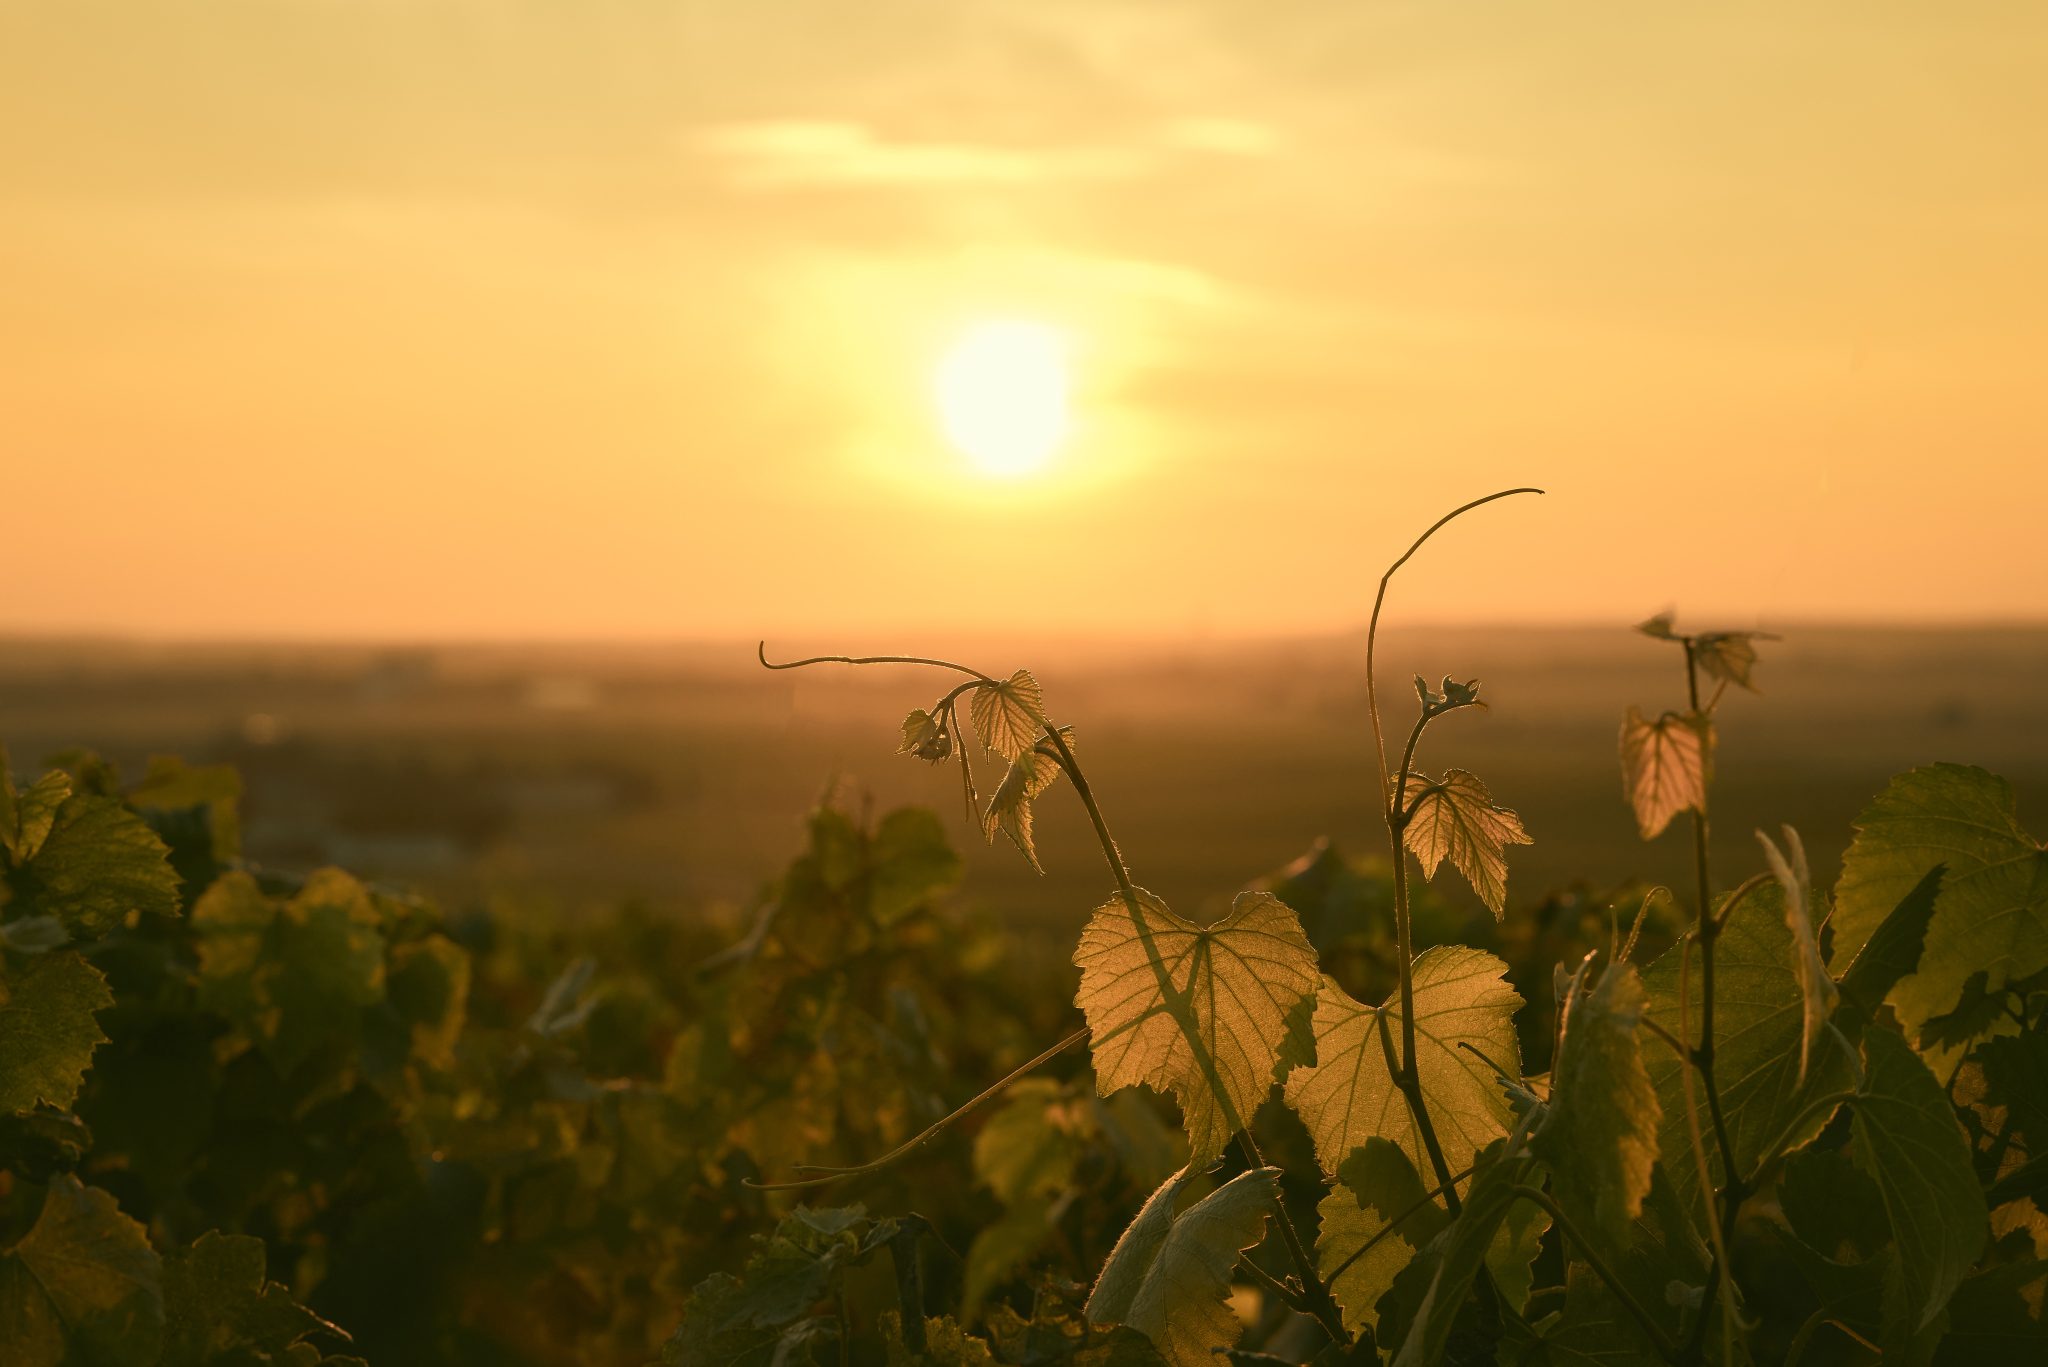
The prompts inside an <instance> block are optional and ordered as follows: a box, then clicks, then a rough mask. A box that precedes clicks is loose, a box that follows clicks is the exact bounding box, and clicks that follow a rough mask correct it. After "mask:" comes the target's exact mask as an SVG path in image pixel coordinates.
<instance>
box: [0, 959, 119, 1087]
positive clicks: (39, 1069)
mask: <svg viewBox="0 0 2048 1367" xmlns="http://www.w3.org/2000/svg"><path fill="white" fill-rule="evenodd" d="M9 957H10V958H11V959H13V962H7V963H0V1040H5V1041H6V1046H7V1047H6V1049H5V1051H4V1052H0V1112H7V1111H26V1110H28V1109H30V1108H31V1107H33V1106H34V1105H35V1104H36V1103H37V1102H39V1101H41V1102H47V1103H48V1104H50V1105H52V1106H56V1107H58V1108H60V1109H62V1108H66V1107H69V1106H70V1105H71V1103H72V1101H73V1100H74V1099H76V1098H77V1096H78V1088H79V1085H80V1083H82V1082H83V1081H84V1078H85V1070H86V1069H87V1068H88V1067H89V1066H90V1065H91V1063H92V1052H93V1050H94V1049H96V1048H98V1047H99V1046H100V1045H101V1044H104V1043H105V1042H106V1038H107V1037H106V1036H105V1035H104V1034H102V1033H101V1031H100V1026H99V1022H98V1021H97V1020H96V1019H95V1018H94V1013H95V1012H98V1011H102V1010H105V1009H106V1008H107V1007H109V1006H112V1005H113V1004H114V994H113V993H112V992H110V991H108V990H107V980H106V979H105V978H104V977H103V976H101V974H100V971H99V970H98V969H96V968H94V967H93V966H92V964H91V963H89V962H87V960H86V959H85V956H83V955H81V954H78V953H75V952H72V951H69V950H64V951H59V952H57V953H54V954H33V955H22V956H19V957H15V956H9Z"/></svg>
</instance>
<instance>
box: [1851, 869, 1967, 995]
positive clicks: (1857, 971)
mask: <svg viewBox="0 0 2048 1367" xmlns="http://www.w3.org/2000/svg"><path fill="white" fill-rule="evenodd" d="M1947 876H1948V869H1947V868H1946V867H1944V866H1942V865H1940V864H1936V865H1935V866H1934V867H1933V868H1932V869H1929V870H1928V872H1927V876H1926V877H1925V878H1922V879H1921V880H1920V881H1919V882H1917V883H1915V884H1914V885H1913V890H1912V891H1911V892H1908V893H1907V894H1906V895H1905V896H1904V897H1902V898H1900V899H1899V904H1898V905H1897V906H1895V907H1893V908H1892V909H1891V911H1890V912H1889V913H1888V914H1887V915H1886V916H1885V918H1884V920H1883V921H1881V922H1879V923H1878V927H1877V929H1876V930H1875V931H1873V932H1871V934H1870V937H1869V938H1868V939H1866V940H1865V941H1864V942H1863V947H1862V948H1861V949H1859V950H1856V951H1854V953H1853V955H1852V954H1849V953H1845V952H1843V951H1842V950H1841V948H1840V945H1839V942H1838V943H1837V947H1836V954H1835V957H1836V958H1837V959H1838V960H1840V959H1849V960H1850V962H1849V967H1848V970H1847V971H1846V972H1845V973H1843V974H1842V977H1841V981H1840V987H1841V991H1842V996H1843V997H1844V998H1845V999H1846V1000H1847V1001H1848V1002H1849V1004H1850V1005H1851V1006H1852V1007H1853V1008H1854V1009H1855V1010H1856V1012H1857V1013H1858V1014H1859V1015H1860V1016H1861V1017H1863V1018H1864V1019H1868V1018H1869V1017H1870V1016H1872V1015H1873V1014H1875V1013H1876V1011H1877V1008H1878V1007H1880V1006H1882V1005H1884V999H1885V997H1886V996H1887V995H1889V994H1890V992H1891V990H1892V987H1893V985H1894V984H1896V983H1897V982H1898V981H1899V979H1901V978H1903V977H1905V976H1906V975H1907V974H1908V973H1911V972H1912V971H1913V970H1914V969H1916V968H1918V967H1919V966H1920V953H1921V950H1922V949H1923V948H1924V947H1925V945H1926V943H1927V925H1928V923H1929V922H1930V921H1932V920H1933V919H1934V904H1935V901H1936V899H1938V898H1939V897H1940V896H1941V880H1942V879H1943V878H1945V877H1947Z"/></svg>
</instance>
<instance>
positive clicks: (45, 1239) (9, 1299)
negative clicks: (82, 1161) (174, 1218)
mask: <svg viewBox="0 0 2048 1367" xmlns="http://www.w3.org/2000/svg"><path fill="white" fill-rule="evenodd" d="M160 1267H161V1264H160V1261H159V1260H158V1258H157V1255H156V1250H155V1249H153V1248H151V1247H150V1246H149V1239H148V1237H147V1235H146V1234H145V1233H144V1232H143V1228H142V1226H141V1225H139V1224H137V1223H136V1222H135V1221H134V1220H131V1219H129V1218H128V1217H127V1216H126V1215H123V1214H122V1213H121V1212H120V1210H119V1209H118V1208H117V1207H116V1206H115V1204H114V1198H113V1197H111V1196H109V1195H108V1194H107V1193H106V1192H104V1191H101V1190H99V1189H97V1188H94V1187H87V1186H83V1185H81V1184H80V1183H79V1181H78V1180H77V1179H76V1178H73V1177H59V1178H57V1179H56V1180H55V1181H53V1182H52V1183H50V1185H49V1188H48V1189H47V1190H46V1191H45V1192H44V1194H43V1203H42V1211H41V1213H40V1214H39V1215H37V1217H36V1222H35V1225H34V1227H32V1228H31V1229H30V1230H29V1232H28V1234H27V1235H26V1236H25V1237H23V1238H22V1240H21V1241H20V1242H19V1243H17V1244H15V1245H14V1247H12V1248H10V1249H8V1250H7V1251H6V1252H5V1253H4V1254H0V1343H6V1344H8V1345H9V1361H10V1362H18V1363H20V1364H21V1365H22V1367H56V1365H57V1364H59V1363H64V1362H72V1361H78V1360H84V1361H95V1362H109V1363H119V1362H150V1361H154V1360H155V1358H156V1355H157V1353H158V1352H159V1351H160V1349H161V1346H162V1338H163V1329H164V1297H163V1289H162V1287H161V1285H160V1281H159V1269H160Z"/></svg>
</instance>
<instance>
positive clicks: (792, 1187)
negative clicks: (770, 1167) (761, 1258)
mask: <svg viewBox="0 0 2048 1367" xmlns="http://www.w3.org/2000/svg"><path fill="white" fill-rule="evenodd" d="M1087 1038H1088V1029H1087V1027H1086V1026H1083V1027H1082V1028H1081V1029H1079V1030H1076V1031H1075V1032H1074V1033H1073V1034H1071V1035H1068V1036H1067V1037H1066V1038H1065V1039H1063V1040H1061V1041H1060V1042H1059V1043H1058V1044H1055V1045H1053V1046H1052V1047H1051V1048H1050V1049H1047V1050H1046V1051H1045V1052H1043V1053H1041V1054H1039V1055H1038V1057H1036V1058H1034V1059H1032V1060H1030V1061H1029V1062H1027V1063H1021V1064H1019V1065H1017V1066H1016V1067H1015V1068H1012V1069H1011V1070H1010V1071H1009V1072H1008V1073H1006V1074H1004V1075H1003V1076H1002V1077H1000V1078H998V1079H997V1080H996V1081H994V1082H992V1083H990V1084H989V1085H988V1086H987V1087H984V1088H983V1089H982V1090H981V1091H980V1092H979V1093H978V1094H977V1095H976V1096H975V1097H974V1098H973V1099H972V1100H970V1101H967V1102H964V1103H962V1104H961V1105H960V1106H958V1107H956V1108H955V1109H954V1110H953V1112H952V1113H951V1114H949V1115H947V1116H945V1117H943V1118H942V1119H939V1120H934V1121H933V1122H932V1123H931V1124H929V1125H927V1126H925V1128H924V1129H922V1130H920V1131H919V1132H918V1133H917V1134H915V1135H912V1136H911V1137H910V1138H909V1139H906V1140H904V1141H903V1142H902V1143H901V1144H898V1145H897V1146H896V1147H895V1148H893V1149H891V1150H889V1152H887V1153H885V1154H883V1155H882V1156H881V1157H880V1158H875V1159H871V1160H869V1161H868V1162H865V1163H857V1164H855V1165H854V1166H852V1167H850V1168H828V1167H825V1166H822V1165H821V1164H817V1163H798V1164H797V1165H796V1170H797V1171H798V1172H815V1173H822V1174H823V1176H819V1177H808V1178H803V1179H801V1180H798V1181H794V1182H756V1181H754V1180H753V1179H752V1178H747V1179H744V1180H743V1182H742V1185H744V1186H749V1187H752V1188H754V1189H755V1190H756V1191H798V1190H801V1189H802V1188H805V1187H823V1186H829V1185H830V1184H832V1183H834V1182H843V1181H845V1180H846V1179H847V1178H849V1177H861V1176H864V1175H866V1174H867V1173H871V1172H880V1171H881V1170H882V1169H883V1168H886V1167H888V1166H889V1165H890V1164H892V1163H894V1162H896V1161H897V1160H898V1159H900V1158H902V1157H904V1156H905V1155H906V1154H909V1153H911V1152H912V1151H913V1150H916V1149H918V1148H920V1147H922V1146H923V1145H925V1144H928V1143H930V1142H931V1141H932V1140H934V1139H936V1138H938V1136H939V1135H940V1134H942V1133H943V1132H944V1131H945V1130H946V1128H947V1127H948V1126H950V1125H951V1124H952V1123H953V1122H954V1121H956V1120H959V1119H961V1118H962V1117H963V1116H966V1115H969V1114H971V1113H972V1112H973V1111H975V1110H976V1109H978V1108H979V1107H981V1106H983V1105H984V1104H986V1103H987V1102H989V1101H992V1100H994V1099H995V1098H996V1097H998V1096H1001V1095H1002V1094H1003V1093H1004V1092H1005V1091H1007V1090H1008V1089H1009V1088H1010V1086H1011V1085H1012V1084H1014V1083H1015V1082H1017V1080H1018V1079H1020V1078H1022V1077H1024V1076H1025V1075H1026V1074H1028V1073H1034V1072H1036V1071H1037V1070H1038V1069H1040V1068H1042V1067H1044V1066H1045V1065H1046V1064H1048V1063H1050V1062H1052V1061H1053V1060H1054V1059H1055V1058H1058V1057H1059V1056H1060V1055H1061V1054H1064V1053H1065V1052H1067V1050H1069V1049H1071V1048H1073V1047H1074V1046H1075V1045H1077V1044H1079V1043H1081V1042H1082V1041H1083V1040H1085V1039H1087Z"/></svg>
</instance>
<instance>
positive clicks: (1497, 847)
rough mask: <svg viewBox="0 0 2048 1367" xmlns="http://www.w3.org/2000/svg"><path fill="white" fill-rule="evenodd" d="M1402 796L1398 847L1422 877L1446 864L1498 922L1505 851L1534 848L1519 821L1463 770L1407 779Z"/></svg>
mask: <svg viewBox="0 0 2048 1367" xmlns="http://www.w3.org/2000/svg"><path fill="white" fill-rule="evenodd" d="M1404 796H1405V800H1406V802H1407V804H1408V814H1409V815H1408V824H1407V826H1406V827H1405V828H1404V829H1403V830H1402V833H1401V838H1402V843H1404V844H1405V845H1407V847H1408V849H1409V851H1410V852H1411V853H1413V854H1414V856H1415V858H1416V861H1417V862H1418V863H1420V864H1421V865H1422V876H1423V877H1424V878H1434V877H1435V876H1436V870H1437V865H1438V864H1439V863H1440V862H1441V861H1443V860H1444V859H1449V860H1450V861H1451V863H1452V864H1454V865H1455V866H1456V867H1457V870H1458V872H1459V873H1462V874H1464V875H1465V881H1466V882H1468V883H1470V884H1471V885H1472V891H1474V892H1476V893H1478V894H1479V899H1480V900H1481V901H1483V902H1485V903H1486V905H1487V906H1488V907H1490V908H1491V909H1492V911H1493V916H1494V919H1495V920H1499V919H1500V918H1501V916H1502V915H1503V914H1504V913H1505V912H1506V910H1507V897H1508V861H1507V855H1506V847H1507V846H1509V845H1528V844H1531V843H1533V842H1532V841H1531V840H1530V839H1529V834H1528V832H1527V831H1525V830H1523V829H1522V820H1521V818H1520V817H1518V816H1516V815H1515V814H1514V813H1513V812H1511V811H1509V810H1508V809H1507V808H1505V807H1502V806H1499V805H1498V804H1496V803H1495V802H1494V800H1493V797H1492V795H1491V794H1489V793H1488V792H1487V791H1486V785H1485V784H1483V783H1481V782H1480V781H1479V780H1478V778H1476V777H1475V776H1473V775H1472V774H1469V773H1467V772H1466V771H1465V770H1463V769H1449V770H1446V771H1445V773H1444V776H1443V778H1441V779H1439V780H1435V781H1432V780H1430V779H1429V778H1427V777H1425V776H1423V775H1421V774H1410V775H1409V776H1408V791H1407V793H1406V794H1405V795H1404Z"/></svg>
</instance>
